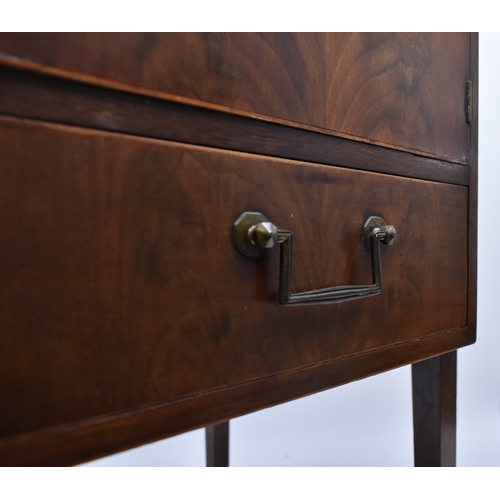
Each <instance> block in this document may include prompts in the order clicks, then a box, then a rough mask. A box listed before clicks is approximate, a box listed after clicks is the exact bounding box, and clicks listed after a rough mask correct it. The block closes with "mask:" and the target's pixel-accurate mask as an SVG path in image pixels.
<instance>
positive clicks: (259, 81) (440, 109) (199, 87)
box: [0, 33, 470, 164]
mask: <svg viewBox="0 0 500 500" xmlns="http://www.w3.org/2000/svg"><path fill="white" fill-rule="evenodd" d="M469 44H470V40H469V34H468V33H288V34H287V33H121V34H117V33H32V34H29V33H20V34H16V33H3V34H0V51H1V52H2V54H0V56H1V57H0V60H1V61H3V62H7V63H9V62H11V63H12V62H14V63H15V64H21V65H22V64H24V65H27V66H29V67H33V64H34V65H35V66H36V65H43V66H45V67H48V68H52V69H55V70H56V73H57V71H59V70H64V71H69V72H72V73H77V74H81V75H84V76H90V77H93V78H94V79H95V80H94V81H96V82H97V83H99V84H100V85H101V84H102V85H107V84H110V82H119V83H120V84H126V85H131V86H133V87H134V88H135V91H138V92H142V91H146V93H147V91H149V94H150V95H155V96H162V95H163V97H166V98H168V99H177V100H181V101H182V100H184V101H186V100H187V101H189V102H196V103H198V104H201V105H204V106H207V105H208V106H215V107H218V108H221V107H222V108H223V109H225V110H229V111H231V112H236V113H243V114H250V115H252V116H254V115H256V114H257V115H260V116H262V117H265V118H266V119H270V120H273V121H279V122H283V121H284V122H286V123H292V124H294V125H295V126H299V127H306V128H308V127H312V128H314V129H318V130H321V131H323V132H325V133H328V134H335V135H340V136H343V137H349V138H356V139H359V140H362V141H366V142H370V143H377V144H382V145H387V146H390V147H394V148H396V149H404V150H409V151H412V152H416V153H419V154H423V155H427V156H431V157H437V158H441V159H445V160H451V161H456V162H459V163H464V164H467V163H468V159H469V154H468V125H467V122H466V114H465V93H466V82H467V80H468V79H470V68H469V64H470V47H469ZM30 65H31V66H30ZM97 79H99V80H97ZM103 79H105V80H106V81H104V80H103Z"/></svg>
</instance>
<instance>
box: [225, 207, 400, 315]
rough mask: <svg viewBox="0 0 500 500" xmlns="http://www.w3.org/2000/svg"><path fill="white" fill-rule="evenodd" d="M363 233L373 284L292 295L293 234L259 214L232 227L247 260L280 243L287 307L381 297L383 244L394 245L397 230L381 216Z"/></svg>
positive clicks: (281, 286)
mask: <svg viewBox="0 0 500 500" xmlns="http://www.w3.org/2000/svg"><path fill="white" fill-rule="evenodd" d="M362 234H363V241H364V243H365V245H366V246H367V247H368V248H369V249H370V253H371V261H372V277H373V284H371V285H348V286H332V287H328V288H320V289H318V290H310V291H307V292H298V293H291V291H290V290H291V283H292V258H293V233H292V232H291V231H286V230H281V229H277V227H276V226H275V225H274V224H273V223H272V222H270V221H269V220H268V219H267V218H266V217H265V216H264V215H262V214H261V213H258V212H244V213H242V214H241V215H240V216H239V217H238V218H237V219H236V221H235V222H234V224H233V243H234V245H235V247H236V248H237V249H238V250H239V251H240V252H241V253H242V254H243V255H245V256H247V257H259V256H260V255H262V254H263V253H264V252H265V251H267V250H268V249H269V248H272V247H273V246H274V245H275V244H276V243H279V244H280V276H279V301H280V304H282V305H285V306H293V305H306V304H332V303H336V302H344V301H346V300H354V299H361V298H363V297H369V296H371V295H377V294H379V293H380V292H381V291H382V258H381V252H380V244H381V243H382V244H384V245H392V244H393V243H394V240H395V239H396V229H395V228H394V226H390V225H387V224H386V223H385V221H384V219H382V217H376V216H372V217H369V218H368V219H367V220H366V221H365V223H364V225H363V233H362Z"/></svg>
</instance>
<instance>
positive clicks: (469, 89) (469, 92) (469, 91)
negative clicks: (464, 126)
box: [465, 80, 472, 123]
mask: <svg viewBox="0 0 500 500" xmlns="http://www.w3.org/2000/svg"><path fill="white" fill-rule="evenodd" d="M465 106H466V107H465V115H466V117H467V123H470V121H471V116H472V82H471V81H470V80H467V97H466V105H465Z"/></svg>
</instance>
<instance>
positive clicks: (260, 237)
mask: <svg viewBox="0 0 500 500" xmlns="http://www.w3.org/2000/svg"><path fill="white" fill-rule="evenodd" d="M247 235H248V239H249V240H250V242H251V243H252V245H257V246H260V247H262V248H272V247H273V246H274V245H275V244H276V243H277V242H278V228H277V227H276V226H275V225H274V224H273V223H272V222H260V223H259V224H255V225H254V226H251V227H250V228H249V229H248V233H247Z"/></svg>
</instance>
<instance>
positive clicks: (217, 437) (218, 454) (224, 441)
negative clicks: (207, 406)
mask: <svg viewBox="0 0 500 500" xmlns="http://www.w3.org/2000/svg"><path fill="white" fill-rule="evenodd" d="M205 440H206V453H207V467H229V421H226V422H222V423H220V424H216V425H210V426H209V427H206V428H205Z"/></svg>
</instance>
